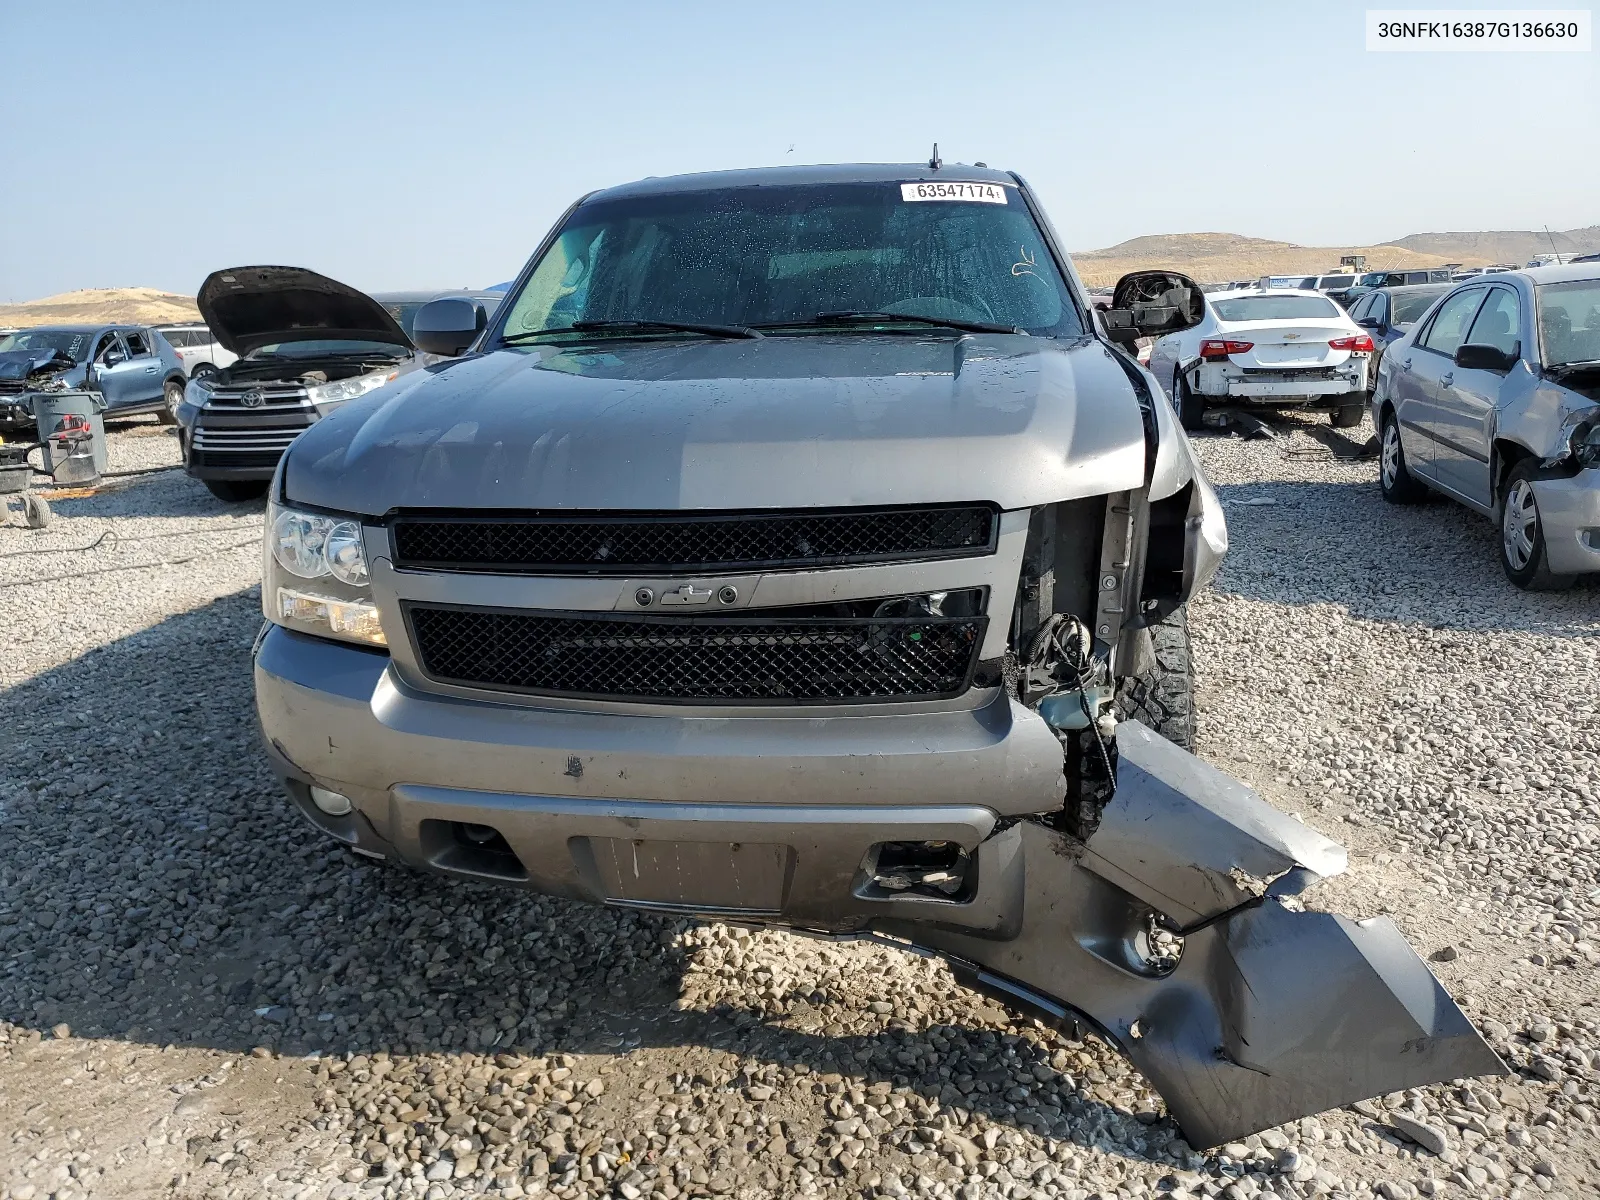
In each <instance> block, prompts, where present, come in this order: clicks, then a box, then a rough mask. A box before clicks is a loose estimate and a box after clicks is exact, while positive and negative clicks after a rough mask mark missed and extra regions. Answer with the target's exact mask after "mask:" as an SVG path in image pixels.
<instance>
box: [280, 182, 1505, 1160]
mask: <svg viewBox="0 0 1600 1200" xmlns="http://www.w3.org/2000/svg"><path fill="white" fill-rule="evenodd" d="M1199 297H1200V292H1199V288H1198V287H1197V286H1196V285H1194V284H1193V282H1192V281H1190V280H1187V279H1185V278H1183V277H1182V276H1177V275H1170V274H1165V273H1159V272H1145V273H1140V274H1137V275H1133V276H1129V277H1127V278H1125V279H1124V280H1123V281H1122V282H1121V283H1120V284H1119V285H1118V288H1117V292H1116V295H1115V296H1114V297H1113V301H1112V304H1111V305H1110V307H1109V308H1108V309H1107V311H1105V312H1103V313H1096V312H1095V311H1094V310H1092V309H1091V307H1090V305H1089V303H1088V302H1087V297H1086V294H1085V291H1084V288H1083V286H1082V284H1081V283H1080V281H1079V280H1078V279H1077V277H1076V276H1075V274H1074V273H1073V270H1072V267H1071V264H1070V263H1069V261H1068V259H1067V257H1066V255H1065V253H1064V252H1063V250H1062V248H1061V243H1060V241H1059V240H1058V239H1057V237H1056V236H1055V234H1054V233H1053V231H1052V230H1051V228H1050V226H1049V224H1048V222H1047V221H1046V219H1045V217H1044V215H1043V213H1042V211H1041V209H1040V207H1039V203H1038V200H1037V198H1036V197H1035V196H1034V195H1033V194H1032V193H1031V192H1030V191H1029V189H1028V187H1027V185H1026V184H1025V183H1024V182H1023V181H1022V180H1021V179H1020V178H1018V177H1017V176H1016V175H1014V174H1010V173H1007V172H1002V171H996V170H990V169H987V168H981V167H976V168H975V167H965V166H954V165H943V164H939V163H938V162H937V161H934V162H930V163H929V164H927V165H920V166H849V167H808V168H784V169H772V170H758V171H737V172H727V173H718V174H706V175H690V176H683V177H678V178H668V179H650V180H645V181H643V182H640V183H635V184H630V185H627V186H623V187H617V188H612V189H610V190H607V191H602V192H598V193H595V194H592V195H589V196H585V197H584V198H582V199H581V200H580V201H579V202H578V203H576V204H575V205H573V206H572V208H571V209H569V210H568V211H567V213H566V214H565V215H564V216H563V217H562V218H561V220H560V221H559V223H558V224H557V226H556V228H555V229H554V230H553V231H552V232H551V233H550V234H549V235H548V236H547V237H546V239H545V241H544V242H543V244H541V245H540V246H539V248H538V250H537V251H536V252H535V254H534V255H533V258H532V259H531V260H530V261H529V263H528V265H527V266H526V267H525V268H524V270H523V272H522V274H521V275H520V276H519V277H518V279H517V280H516V282H515V284H514V285H513V286H512V288H511V290H510V293H509V295H508V297H507V299H506V301H505V303H504V304H503V305H502V306H501V307H500V309H499V310H498V312H497V313H496V314H495V316H494V318H493V319H492V320H491V321H490V322H489V324H488V326H487V328H480V326H479V324H478V321H479V318H478V316H477V314H476V313H475V312H474V310H473V309H472V306H471V305H470V304H468V303H466V302H464V301H462V300H459V299H444V300H439V301H436V302H434V303H433V304H430V305H428V306H426V307H425V308H424V309H422V310H421V311H420V312H419V313H418V314H417V317H416V321H415V325H414V330H413V336H414V340H415V341H416V343H417V345H418V346H419V347H420V348H421V349H423V350H426V351H430V352H433V353H438V354H444V355H457V354H463V356H462V357H460V358H458V359H454V360H453V361H449V362H444V363H440V364H438V365H435V366H430V367H427V368H425V369H423V370H420V371H416V372H413V373H412V374H411V375H409V376H403V377H402V378H400V379H398V380H396V381H395V382H394V383H391V384H389V385H386V386H384V387H382V388H379V389H378V390H377V391H375V392H373V393H372V394H371V395H368V396H366V397H363V398H361V399H359V400H356V401H352V402H351V403H349V404H346V405H344V406H343V407H341V408H339V409H338V410H336V411H334V412H332V413H330V414H329V415H328V416H327V417H326V418H324V419H323V420H321V421H319V422H318V423H317V424H316V425H314V426H312V427H311V428H310V429H308V430H307V431H306V432H305V433H304V434H302V435H301V436H300V437H299V439H298V440H296V441H295V442H294V444H293V445H292V446H291V448H290V449H289V451H288V453H287V454H286V455H285V457H284V459H283V461H282V463H281V465H280V466H279V469H278V473H277V476H276V478H275V479H274V481H273V484H272V489H271V493H270V502H269V514H268V545H267V550H266V577H265V580H264V584H263V589H262V596H263V603H264V606H265V609H266V616H267V624H266V625H265V627H264V630H263V635H262V637H261V639H260V641H259V644H258V646H257V649H256V655H255V680H256V694H257V701H258V707H259V713H260V720H261V726H262V729H263V732H264V735H265V740H266V743H267V746H268V747H269V752H270V755H271V758H272V761H273V763H274V765H275V768H276V770H277V771H278V773H279V774H280V775H281V776H282V778H283V780H284V782H285V784H286V785H287V788H288V792H289V795H290V796H291V798H292V800H293V802H294V803H295V805H296V806H298V808H299V809H300V811H301V812H303V813H304V814H305V816H306V817H307V818H308V819H309V820H311V821H312V822H313V823H314V824H316V825H317V826H318V827H319V828H321V829H322V830H324V831H325V832H326V833H328V834H329V835H331V836H332V837H334V838H337V839H339V840H341V841H343V842H344V843H346V844H347V845H349V846H350V847H351V848H352V849H354V850H356V851H358V852H360V853H362V854H366V855H369V856H373V857H383V858H389V859H398V860H400V861H402V862H404V863H407V864H410V865H412V866H415V867H421V868H425V869H428V870H431V871H434V872H437V873H439V874H441V875H445V876H454V877H457V878H461V879H473V880H480V881H483V880H488V881H497V882H500V883H504V884H506V885H509V886H514V887H523V888H531V889H534V890H537V891H540V892H545V893H551V894H556V895H561V896H570V897H575V898H581V899H586V900H590V901H594V902H598V903H605V904H611V905H619V906H628V907H635V908H643V909H651V910H658V911H665V912H674V913H690V914H705V915H708V916H715V917H720V918H723V919H729V920H736V921H742V922H750V923H770V924H777V925H783V926H787V927H790V928H793V929H797V930H801V931H804V932H808V933H811V934H814V935H816V936H821V937H830V938H880V939H886V940H888V941H890V942H891V943H892V944H895V945H900V946H904V947H906V948H908V949H917V950H920V951H924V952H928V953H933V954H937V955H939V956H942V957H944V958H946V959H947V960H949V961H950V962H951V964H952V965H953V967H954V969H955V971H956V973H957V976H958V978H960V979H962V980H963V981H965V982H966V983H967V984H969V985H971V986H973V987H977V988H981V989H983V990H985V991H987V992H989V993H991V994H994V995H996V996H998V997H1000V998H1001V999H1002V1000H1004V1001H1005V1002H1006V1003H1009V1004H1012V1005H1014V1006H1017V1007H1019V1008H1021V1009H1023V1010H1025V1011H1027V1012H1030V1013H1032V1014H1035V1015H1037V1016H1039V1017H1041V1018H1043V1019H1047V1020H1052V1021H1056V1022H1064V1023H1065V1022H1076V1023H1078V1024H1079V1026H1080V1027H1082V1026H1087V1027H1089V1028H1091V1029H1093V1030H1096V1031H1098V1032H1099V1033H1100V1034H1101V1035H1103V1036H1104V1037H1106V1038H1108V1039H1109V1040H1110V1041H1111V1042H1113V1043H1114V1044H1115V1045H1117V1046H1118V1047H1120V1048H1121V1049H1122V1051H1123V1052H1124V1053H1126V1054H1127V1055H1128V1056H1129V1057H1130V1058H1131V1059H1132V1061H1133V1062H1134V1063H1135V1064H1136V1065H1137V1066H1138V1068H1139V1069H1140V1070H1141V1071H1142V1072H1143V1073H1144V1074H1145V1075H1146V1076H1147V1078H1148V1079H1149V1080H1150V1081H1151V1083H1152V1084H1153V1085H1154V1086H1155V1087H1156V1088H1157V1089H1159V1090H1160V1092H1161V1093H1162V1094H1163V1096H1164V1097H1165V1098H1166V1101H1167V1103H1168V1105H1169V1108H1170V1110H1171V1112H1172V1113H1173V1115H1174V1116H1175V1118H1176V1119H1177V1121H1178V1122H1179V1125H1180V1127H1181V1128H1182V1129H1183V1131H1184V1133H1185V1135H1186V1136H1187V1137H1188V1138H1189V1139H1190V1141H1191V1142H1192V1143H1193V1144H1195V1145H1214V1144H1217V1143H1219V1142H1222V1141H1225V1140H1227V1139H1230V1138H1233V1137H1237V1136H1240V1135H1242V1134H1244V1133H1247V1132H1249V1131H1251V1130H1256V1129H1261V1128H1265V1127H1268V1126H1272V1125H1276V1124H1279V1123H1281V1122H1284V1121H1286V1120H1289V1119H1291V1118H1294V1117H1298V1116H1301V1115H1303V1114H1306V1113H1310V1112H1316V1111H1320V1110H1323V1109H1326V1108H1329V1107H1332V1106H1335V1105H1339V1104H1344V1103H1348V1102H1350V1101H1353V1100H1356V1099H1359V1098H1361V1097H1365V1096H1369V1095H1373V1094H1376V1093H1381V1092H1390V1091H1394V1090H1398V1089H1401V1088H1405V1087H1411V1086H1416V1085H1420V1084H1423V1083H1427V1082H1430V1081H1436V1080H1442V1079H1451V1078H1458V1077H1462V1076H1468V1075H1476V1074H1485V1073H1493V1072H1498V1071H1499V1070H1501V1069H1502V1068H1501V1065H1500V1063H1499V1060H1498V1059H1497V1058H1496V1057H1495V1055H1494V1054H1493V1052H1492V1051H1490V1050H1489V1048H1488V1047H1487V1046H1486V1045H1485V1044H1484V1042H1483V1041H1482V1039H1481V1038H1480V1037H1479V1036H1478V1034H1477V1032H1476V1030H1474V1029H1473V1027H1472V1025H1471V1024H1470V1023H1469V1022H1468V1021H1467V1020H1466V1018H1465V1017H1464V1015H1463V1014H1462V1013H1461V1011H1460V1010H1459V1009H1458V1008H1457V1007H1456V1005H1455V1004H1454V1003H1453V1002H1452V1001H1451V999H1450V997H1449V996H1448V995H1447V994H1446V993H1445V991H1444V990H1443V989H1442V988H1441V987H1440V985H1439V984H1438V983H1437V982H1436V981H1435V980H1434V978H1433V977H1432V975H1431V974H1430V973H1429V972H1428V970H1427V968H1426V967H1425V966H1424V965H1423V963H1422V962H1421V961H1420V960H1419V959H1418V957H1417V956H1416V955H1415V954H1414V953H1413V952H1412V950H1411V949H1410V948H1409V947H1408V946H1407V945H1406V943H1405V941H1404V940H1403V938H1402V937H1401V936H1400V934H1399V933H1398V931H1397V930H1396V929H1395V927H1394V925H1393V924H1391V923H1390V922H1389V921H1388V920H1387V919H1383V918H1376V919H1373V920H1367V921H1353V920H1348V919H1346V918H1343V917H1338V916H1333V915H1330V914H1326V913H1323V912H1319V911H1314V910H1311V909H1309V908H1308V907H1307V905H1306V903H1305V900H1304V897H1305V894H1306V892H1307V889H1308V888H1310V887H1311V886H1312V885H1313V884H1315V883H1316V882H1317V881H1318V880H1319V879H1320V878H1323V877H1326V876H1328V875H1331V874H1335V873H1337V872H1339V871H1341V870H1342V869H1343V868H1344V865H1345V852H1344V850H1343V849H1342V848H1340V847H1339V846H1337V845H1335V844H1334V843H1332V842H1330V841H1328V840H1327V839H1325V838H1323V837H1321V836H1320V835H1318V834H1316V833H1315V832H1313V831H1312V830H1310V829H1308V828H1306V827H1305V826H1303V825H1301V824H1300V823H1299V822H1297V821H1295V820H1292V819H1291V818H1289V817H1287V816H1284V815H1282V814H1280V813H1279V812H1277V811H1276V810H1275V809H1273V808H1272V807H1270V806H1269V805H1267V804H1266V803H1265V802H1264V801H1262V800H1261V799H1260V798H1259V797H1257V796H1255V795H1254V794H1253V793H1251V792H1250V791H1249V790H1248V789H1246V788H1245V787H1244V786H1242V785H1241V784H1239V783H1237V782H1235V781H1233V780H1231V779H1229V778H1227V777H1226V776H1224V775H1222V774H1221V773H1219V772H1218V771H1216V770H1214V769H1213V768H1211V767H1209V766H1207V765H1206V764H1205V763H1203V762H1201V761H1200V760H1198V759H1196V758H1195V757H1193V755H1192V754H1191V753H1190V752H1189V750H1190V744H1191V742H1192V736H1193V716H1192V711H1191V704H1192V698H1191V683H1192V681H1191V678H1190V666H1189V645H1188V632H1187V627H1186V625H1185V624H1184V608H1183V606H1184V603H1185V601H1186V600H1187V599H1189V598H1190V597H1191V596H1192V595H1193V594H1194V593H1195V591H1196V590H1197V589H1199V588H1201V587H1202V586H1204V584H1205V583H1206V581H1207V579H1208V578H1209V577H1210V575H1211V574H1212V572H1213V571H1214V570H1215V568H1216V566H1217V563H1218V561H1219V559H1220V557H1221V556H1222V554H1223V553H1224V551H1225V550H1226V542H1227V538H1226V533H1225V530H1224V526H1223V521H1222V516H1221V512H1220V509H1219V507H1218V503H1217V500H1216V498H1215V496H1214V495H1213V493H1212V490H1211V488H1210V487H1209V486H1208V485H1207V483H1206V481H1205V479H1204V478H1203V477H1202V475H1201V473H1200V470H1199V468H1198V466H1197V465H1196V462H1195V459H1194V457H1193V455H1192V453H1191V450H1190V447H1189V443H1188V442H1187V440H1186V439H1185V436H1184V434H1183V432H1182V430H1181V429H1180V428H1179V427H1178V424H1177V421H1176V420H1175V418H1174V414H1173V412H1172V409H1171V407H1170V405H1169V404H1168V402H1167V401H1166V400H1165V398H1164V397H1163V396H1162V393H1161V390H1160V388H1159V386H1157V384H1156V382H1155V381H1154V380H1153V379H1152V378H1151V377H1150V375H1149V374H1148V373H1147V372H1145V371H1144V370H1143V369H1142V368H1141V367H1140V366H1139V365H1138V363H1137V362H1136V361H1135V359H1134V358H1133V356H1132V355H1131V354H1130V353H1129V352H1128V349H1127V347H1129V346H1130V345H1131V344H1132V342H1133V341H1134V340H1135V339H1136V338H1139V337H1142V336H1159V335H1160V334H1162V333H1164V332H1168V331H1171V330H1174V329H1181V328H1185V327H1187V326H1190V325H1192V324H1194V323H1195V322H1196V321H1197V320H1199V317H1200V312H1201V306H1200V302H1199ZM463 352H464V353H463Z"/></svg>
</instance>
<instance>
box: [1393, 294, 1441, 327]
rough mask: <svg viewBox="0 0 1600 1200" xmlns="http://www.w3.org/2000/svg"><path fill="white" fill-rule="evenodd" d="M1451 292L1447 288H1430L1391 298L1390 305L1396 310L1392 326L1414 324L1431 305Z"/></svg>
mask: <svg viewBox="0 0 1600 1200" xmlns="http://www.w3.org/2000/svg"><path fill="white" fill-rule="evenodd" d="M1449 290H1450V289H1449V288H1447V287H1436V288H1429V289H1428V290H1427V291H1425V292H1401V293H1398V294H1396V295H1393V296H1390V297H1389V304H1390V306H1391V307H1392V308H1393V309H1394V317H1393V319H1392V320H1391V321H1390V324H1393V325H1410V324H1412V323H1413V322H1415V321H1416V319H1417V318H1418V317H1420V316H1421V315H1422V314H1423V313H1425V312H1427V311H1428V306H1429V305H1430V304H1432V303H1433V302H1434V301H1435V300H1437V299H1438V298H1439V297H1440V296H1442V295H1444V294H1445V293H1446V292H1448V291H1449Z"/></svg>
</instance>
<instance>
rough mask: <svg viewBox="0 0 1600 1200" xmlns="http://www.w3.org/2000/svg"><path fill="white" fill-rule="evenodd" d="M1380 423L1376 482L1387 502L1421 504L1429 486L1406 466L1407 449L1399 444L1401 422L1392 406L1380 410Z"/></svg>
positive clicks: (1425, 497)
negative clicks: (1381, 416)
mask: <svg viewBox="0 0 1600 1200" xmlns="http://www.w3.org/2000/svg"><path fill="white" fill-rule="evenodd" d="M1382 420H1383V425H1382V428H1381V429H1379V431H1378V486H1379V487H1380V488H1382V489H1383V498H1384V499H1385V500H1387V501H1388V502H1389V503H1390V504H1421V503H1422V502H1423V501H1424V500H1426V499H1427V498H1428V488H1427V486H1426V485H1425V484H1423V483H1420V482H1418V480H1417V477H1416V476H1415V475H1413V474H1412V473H1411V472H1410V471H1409V470H1408V469H1407V468H1406V450H1405V447H1404V446H1402V445H1401V444H1400V422H1399V421H1397V420H1396V419H1395V415H1394V410H1393V409H1388V408H1386V409H1384V410H1383V418H1382Z"/></svg>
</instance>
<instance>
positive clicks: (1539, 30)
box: [1367, 8, 1592, 54]
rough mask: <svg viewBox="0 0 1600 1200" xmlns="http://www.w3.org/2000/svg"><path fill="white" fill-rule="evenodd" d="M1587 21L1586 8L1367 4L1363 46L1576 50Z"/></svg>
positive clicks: (1587, 41) (1586, 36) (1586, 33)
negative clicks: (1387, 6) (1377, 6)
mask: <svg viewBox="0 0 1600 1200" xmlns="http://www.w3.org/2000/svg"><path fill="white" fill-rule="evenodd" d="M1591 24H1592V14H1591V13H1590V11H1589V10H1588V9H1586V8H1545V9H1527V8H1524V9H1516V8H1506V9H1490V8H1433V9H1428V8H1393V9H1373V8H1369V9H1368V10H1367V49H1368V50H1413V51H1415V50H1422V51H1439V50H1450V51H1466V52H1468V53H1478V54H1483V53H1489V52H1493V51H1515V52H1517V53H1521V54H1526V53H1527V52H1528V51H1530V50H1531V51H1538V52H1543V53H1551V52H1556V53H1560V52H1565V53H1580V54H1581V53H1587V52H1588V51H1589V50H1590V48H1591V45H1592V43H1591V35H1590V28H1591Z"/></svg>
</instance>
